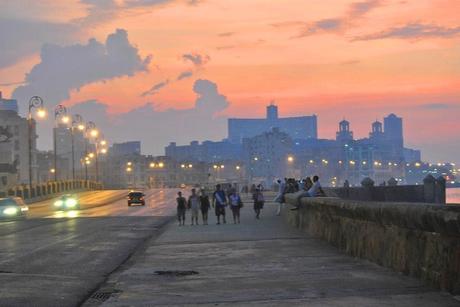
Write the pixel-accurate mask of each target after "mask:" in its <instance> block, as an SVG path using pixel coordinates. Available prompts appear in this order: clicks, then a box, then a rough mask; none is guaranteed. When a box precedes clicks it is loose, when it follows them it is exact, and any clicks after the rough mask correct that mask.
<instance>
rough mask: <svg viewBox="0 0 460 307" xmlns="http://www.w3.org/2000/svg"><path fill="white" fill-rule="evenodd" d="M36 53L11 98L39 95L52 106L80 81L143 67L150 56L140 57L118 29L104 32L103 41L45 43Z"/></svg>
mask: <svg viewBox="0 0 460 307" xmlns="http://www.w3.org/2000/svg"><path fill="white" fill-rule="evenodd" d="M40 57H41V61H40V63H38V64H37V65H35V66H34V67H33V68H32V70H31V71H30V72H29V73H28V74H27V76H26V80H25V81H26V84H25V85H22V86H19V87H18V88H16V89H15V90H14V92H13V97H14V98H15V99H18V100H19V101H27V99H28V98H29V97H31V96H34V95H39V96H41V97H42V98H43V99H44V100H45V101H46V102H47V104H48V105H51V106H52V105H55V104H57V103H59V102H61V101H62V100H65V99H67V98H69V93H70V91H71V90H73V89H78V88H80V87H81V86H83V85H86V84H89V83H93V82H97V81H103V80H108V79H112V78H115V77H121V76H132V75H134V74H135V73H136V72H139V71H146V70H147V69H148V64H149V62H150V60H151V57H150V56H148V57H146V58H141V56H140V55H139V50H138V49H137V48H136V47H135V46H133V45H131V43H130V42H129V40H128V33H127V32H126V31H125V30H122V29H118V30H116V32H115V33H112V34H110V35H108V36H107V39H106V41H105V43H101V42H99V41H97V40H95V39H90V40H89V41H88V43H87V44H85V45H81V44H76V45H71V46H58V45H54V44H47V45H45V46H43V48H42V50H41V55H40Z"/></svg>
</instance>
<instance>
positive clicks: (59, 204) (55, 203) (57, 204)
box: [54, 199, 64, 207]
mask: <svg viewBox="0 0 460 307" xmlns="http://www.w3.org/2000/svg"><path fill="white" fill-rule="evenodd" d="M63 204H64V202H63V201H62V200H60V199H59V200H56V201H55V202H54V206H55V207H62V205H63Z"/></svg>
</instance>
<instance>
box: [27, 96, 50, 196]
mask: <svg viewBox="0 0 460 307" xmlns="http://www.w3.org/2000/svg"><path fill="white" fill-rule="evenodd" d="M34 108H36V109H37V116H38V117H40V118H44V117H45V116H46V111H45V109H44V108H43V99H41V98H40V97H38V96H33V97H32V98H30V100H29V113H28V116H27V123H28V141H29V191H31V190H32V182H33V171H32V145H33V144H32V143H33V141H32V129H33V125H34V123H33V116H32V110H33V109H34Z"/></svg>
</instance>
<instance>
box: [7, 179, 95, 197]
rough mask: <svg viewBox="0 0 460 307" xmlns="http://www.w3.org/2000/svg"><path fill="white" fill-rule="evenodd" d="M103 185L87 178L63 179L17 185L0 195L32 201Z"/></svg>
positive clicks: (93, 188)
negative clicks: (30, 184)
mask: <svg viewBox="0 0 460 307" xmlns="http://www.w3.org/2000/svg"><path fill="white" fill-rule="evenodd" d="M102 188H103V186H102V184H101V183H97V182H94V181H87V180H65V181H49V182H46V183H40V184H34V185H32V188H30V187H29V185H19V186H15V187H13V188H10V189H8V191H3V192H0V197H8V196H17V197H22V198H23V199H24V200H26V201H34V200H40V199H45V198H49V197H53V196H55V195H57V194H60V193H64V192H71V191H81V190H100V189H102Z"/></svg>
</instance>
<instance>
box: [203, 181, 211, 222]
mask: <svg viewBox="0 0 460 307" xmlns="http://www.w3.org/2000/svg"><path fill="white" fill-rule="evenodd" d="M209 207H211V204H210V203H209V197H208V195H206V191H205V190H204V189H201V195H200V209H201V216H202V218H203V225H208V211H209Z"/></svg>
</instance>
